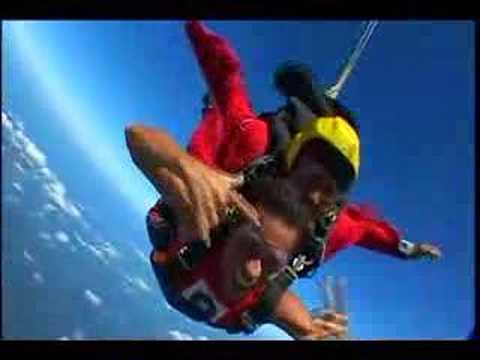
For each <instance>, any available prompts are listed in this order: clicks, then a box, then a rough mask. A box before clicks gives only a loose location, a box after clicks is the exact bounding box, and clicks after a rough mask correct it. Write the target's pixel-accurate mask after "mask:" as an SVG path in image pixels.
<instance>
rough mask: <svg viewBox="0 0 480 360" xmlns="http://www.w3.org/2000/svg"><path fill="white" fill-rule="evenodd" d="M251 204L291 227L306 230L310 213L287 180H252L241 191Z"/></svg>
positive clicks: (310, 216)
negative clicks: (256, 205) (295, 226)
mask: <svg viewBox="0 0 480 360" xmlns="http://www.w3.org/2000/svg"><path fill="white" fill-rule="evenodd" d="M241 193H242V194H243V196H244V197H245V198H246V199H247V200H248V201H249V202H250V203H252V204H255V203H257V204H259V205H261V206H262V207H263V208H265V209H266V210H268V211H270V212H271V213H273V214H275V215H277V216H279V217H281V218H282V219H283V220H284V221H286V222H288V223H289V224H292V225H297V226H299V227H301V228H302V229H304V230H305V229H307V227H308V224H309V221H310V219H311V218H312V213H311V211H310V208H309V207H308V206H307V204H305V203H304V202H303V201H302V198H301V194H300V192H299V191H298V190H297V189H296V188H295V187H294V186H293V185H292V184H290V183H289V182H288V181H287V180H285V179H282V178H273V177H266V178H261V179H258V180H254V181H252V182H250V183H249V184H247V185H245V186H243V187H242V189H241Z"/></svg>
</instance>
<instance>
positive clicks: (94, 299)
mask: <svg viewBox="0 0 480 360" xmlns="http://www.w3.org/2000/svg"><path fill="white" fill-rule="evenodd" d="M84 296H85V298H86V299H87V301H88V302H90V303H91V304H92V305H93V306H95V307H98V306H101V305H102V304H103V300H102V298H101V297H100V296H98V295H97V294H95V293H94V292H93V291H92V290H90V289H86V290H85V291H84Z"/></svg>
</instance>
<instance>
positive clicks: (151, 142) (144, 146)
mask: <svg viewBox="0 0 480 360" xmlns="http://www.w3.org/2000/svg"><path fill="white" fill-rule="evenodd" d="M125 137H126V142H127V147H128V150H129V152H130V155H131V157H132V160H133V162H134V163H135V165H136V166H137V167H138V168H139V169H140V170H141V171H142V172H143V173H144V174H145V175H146V176H147V177H148V178H149V179H152V178H156V173H157V172H158V171H159V170H160V169H162V168H165V169H168V170H169V171H171V172H173V173H178V168H179V166H180V164H181V162H182V161H184V160H187V159H188V158H189V155H188V154H187V153H186V152H185V150H183V149H182V148H181V147H180V146H179V145H178V144H177V143H176V142H175V140H174V139H173V138H172V137H171V136H170V135H168V134H167V133H166V132H165V131H163V130H159V129H154V128H151V127H148V126H144V125H141V124H135V125H130V126H128V127H127V128H126V129H125Z"/></svg>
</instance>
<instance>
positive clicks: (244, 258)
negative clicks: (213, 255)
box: [222, 208, 303, 297]
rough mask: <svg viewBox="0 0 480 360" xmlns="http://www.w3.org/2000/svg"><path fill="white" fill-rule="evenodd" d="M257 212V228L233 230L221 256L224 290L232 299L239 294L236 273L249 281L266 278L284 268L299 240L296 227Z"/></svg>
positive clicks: (245, 226)
mask: <svg viewBox="0 0 480 360" xmlns="http://www.w3.org/2000/svg"><path fill="white" fill-rule="evenodd" d="M257 210H258V212H259V217H260V223H261V227H256V226H254V225H253V224H244V225H241V226H240V227H238V228H237V229H235V230H234V231H233V233H232V234H231V236H230V237H229V238H228V239H227V245H226V247H225V252H224V254H223V256H222V263H223V267H222V269H223V271H224V274H225V280H226V282H227V283H226V284H225V289H226V292H227V294H230V296H232V297H235V296H238V295H239V294H240V293H241V289H240V286H239V284H238V282H237V280H236V276H238V273H239V272H241V273H242V274H243V276H244V277H245V278H248V279H253V280H252V281H258V280H259V279H261V278H266V277H267V276H268V275H269V274H271V273H273V272H275V271H278V270H279V269H280V268H281V267H282V266H284V265H286V264H287V261H288V256H289V253H290V252H291V251H292V250H293V249H294V248H296V247H297V246H298V245H299V243H300V242H301V241H302V239H303V237H302V236H303V232H302V230H301V229H300V228H299V227H297V226H294V225H291V224H289V223H287V222H286V221H284V220H283V219H281V218H280V217H278V216H276V215H274V214H272V213H270V212H268V211H266V210H264V209H262V208H259V209H257Z"/></svg>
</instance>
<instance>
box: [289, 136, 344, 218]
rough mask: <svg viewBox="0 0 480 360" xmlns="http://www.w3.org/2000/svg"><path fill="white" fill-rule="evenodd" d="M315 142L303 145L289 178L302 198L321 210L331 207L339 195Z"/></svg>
mask: <svg viewBox="0 0 480 360" xmlns="http://www.w3.org/2000/svg"><path fill="white" fill-rule="evenodd" d="M318 154H319V149H318V147H317V146H316V145H315V142H311V143H310V144H307V145H306V146H305V149H303V150H302V152H301V153H300V154H299V156H298V159H297V161H296V163H295V165H294V167H293V168H292V170H291V172H290V174H289V179H290V180H291V181H292V182H293V184H294V185H295V187H297V188H298V189H301V190H302V192H303V196H304V199H305V200H306V201H308V202H309V203H310V204H311V205H313V207H314V208H316V209H318V210H319V211H320V212H323V211H324V209H329V208H331V207H332V206H333V205H334V203H335V201H336V200H337V199H338V197H339V196H340V195H341V193H340V192H339V190H338V189H337V186H336V183H335V180H334V179H333V177H332V175H331V174H330V172H329V171H328V170H327V168H326V167H325V166H323V165H322V162H321V160H320V159H319V156H318Z"/></svg>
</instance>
